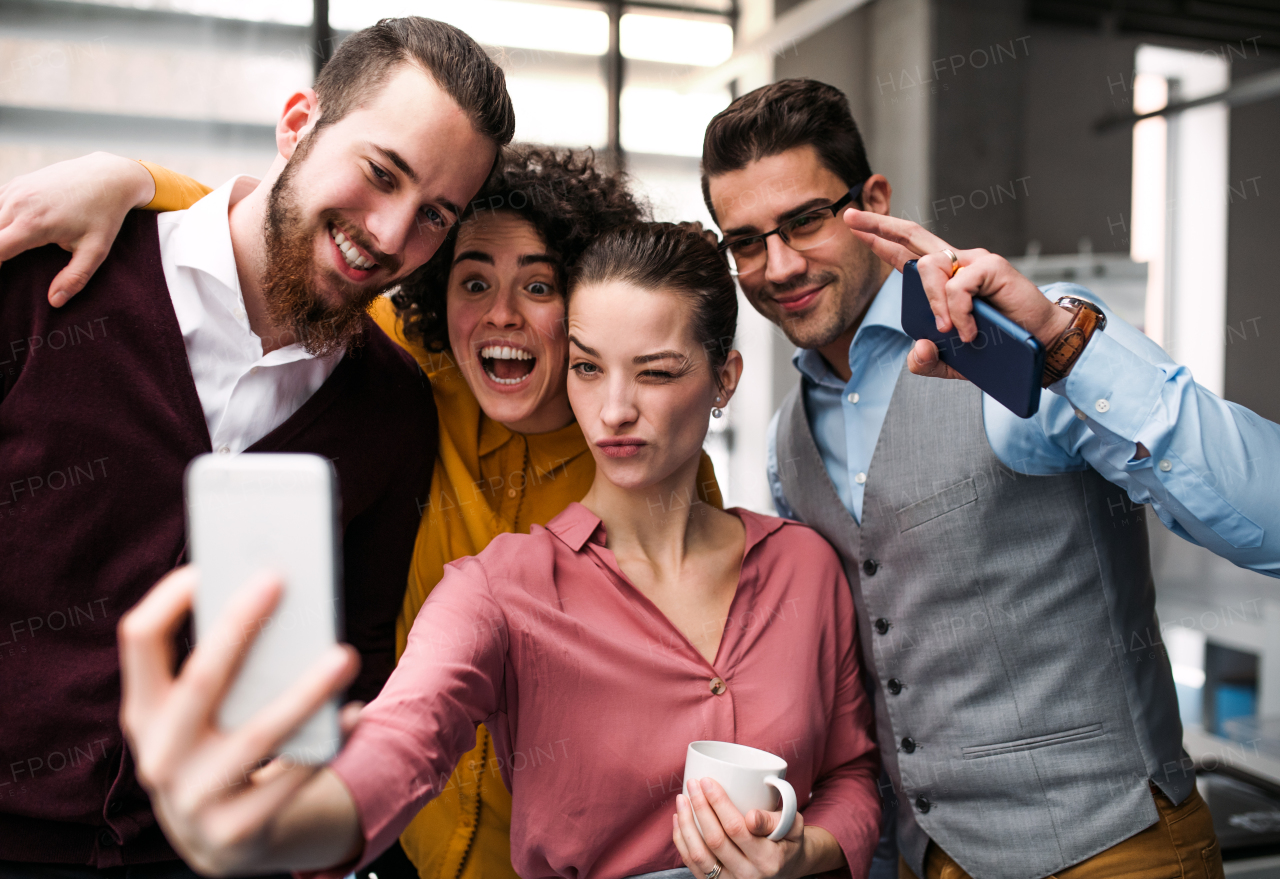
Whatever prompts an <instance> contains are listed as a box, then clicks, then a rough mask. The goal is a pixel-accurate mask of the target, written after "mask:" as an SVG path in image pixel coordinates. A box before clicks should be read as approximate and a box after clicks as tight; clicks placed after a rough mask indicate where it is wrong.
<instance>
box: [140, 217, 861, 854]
mask: <svg viewBox="0 0 1280 879" xmlns="http://www.w3.org/2000/svg"><path fill="white" fill-rule="evenodd" d="M736 319H737V299H736V294H735V290H734V286H733V282H732V279H731V278H730V276H729V273H728V270H727V268H726V266H725V264H724V262H723V261H722V260H721V258H720V257H719V254H717V253H716V251H715V248H714V246H713V245H712V244H710V243H709V242H708V241H707V240H705V239H704V238H703V237H702V235H701V234H699V233H697V232H694V231H689V230H686V229H684V228H681V227H678V226H672V225H668V224H646V225H641V226H636V227H633V228H629V229H624V230H620V231H619V232H617V233H614V234H611V235H607V236H605V237H603V238H602V239H600V240H599V241H598V242H597V243H596V244H594V245H593V246H592V247H591V249H590V250H589V251H588V253H587V254H586V255H585V256H584V257H583V259H582V263H581V268H580V271H579V274H578V277H577V279H576V280H575V282H574V285H573V289H572V295H571V298H570V300H569V311H568V330H569V340H570V346H571V347H570V354H569V369H570V376H569V396H570V400H571V402H572V405H573V410H574V413H575V414H576V416H577V419H578V422H579V423H580V424H581V426H582V429H583V431H584V432H585V434H586V436H587V439H588V441H589V442H590V444H591V448H592V453H593V455H594V456H595V459H596V477H595V482H594V483H593V485H592V487H591V490H590V491H589V492H588V494H587V496H586V497H585V498H583V501H582V503H580V504H572V505H571V506H570V507H569V508H568V509H567V510H565V512H564V513H562V514H561V515H560V516H558V517H557V518H556V519H554V520H553V521H552V522H551V523H550V524H549V525H548V526H547V527H546V528H545V529H544V528H534V529H533V531H532V533H530V534H527V535H522V534H508V535H503V536H501V537H499V538H497V539H496V540H494V541H493V542H492V543H491V544H490V545H489V547H488V548H487V549H486V550H485V551H484V552H482V553H481V554H480V555H479V556H476V557H473V558H468V559H463V560H461V561H458V562H455V563H453V564H452V565H451V566H450V570H449V571H448V573H447V574H446V575H445V578H444V579H443V580H442V581H441V583H440V585H438V586H437V587H436V589H435V591H434V592H433V593H432V594H431V597H430V598H429V599H428V601H427V603H426V605H425V606H424V607H423V609H422V612H421V613H420V614H419V615H418V618H417V621H416V622H415V624H414V626H413V630H412V633H411V634H410V636H409V644H408V648H407V650H406V651H405V654H404V656H403V658H402V659H401V661H400V664H399V665H398V666H397V668H396V670H395V673H394V674H393V675H392V677H391V679H390V681H388V683H387V685H386V687H385V688H384V689H383V691H382V693H381V694H380V695H379V696H378V698H377V699H376V700H374V701H373V702H372V703H371V704H370V705H368V706H367V707H365V708H364V709H363V711H361V712H360V713H359V720H358V724H357V725H355V728H354V731H353V732H352V733H351V735H350V738H349V739H348V741H347V743H346V745H345V747H344V749H343V750H342V752H341V753H340V754H339V756H338V757H337V759H336V760H335V761H334V762H333V763H332V764H331V765H330V766H329V767H327V768H315V767H302V766H284V765H281V764H282V763H283V761H275V762H274V763H268V764H267V765H266V766H265V768H263V769H261V770H258V771H256V772H248V773H246V770H245V769H244V767H250V768H252V767H256V766H259V765H261V763H262V761H263V760H264V759H265V758H266V757H267V756H268V755H270V754H271V752H272V750H273V749H274V748H275V747H277V746H278V745H279V744H280V743H282V742H283V741H285V740H286V739H287V738H288V737H289V735H290V732H291V731H292V730H293V729H295V728H296V727H297V726H298V725H299V724H300V723H301V722H302V721H303V720H304V719H305V718H306V717H308V716H309V715H310V714H311V713H312V712H313V711H315V710H316V708H317V707H318V706H319V705H320V704H322V703H323V702H324V701H326V700H327V699H329V698H331V697H332V696H333V694H335V693H337V692H340V691H341V689H342V687H344V686H345V685H346V683H347V682H348V681H349V680H350V679H351V677H352V676H353V674H354V671H355V659H354V657H353V655H352V652H351V651H350V650H349V649H344V648H336V649H335V652H334V654H333V655H332V657H331V658H330V659H329V660H328V661H327V662H326V663H324V664H323V665H322V666H317V667H316V668H315V669H314V671H313V673H312V674H311V675H310V676H309V677H307V678H306V679H304V680H303V681H300V682H299V683H298V685H297V686H296V687H295V688H294V690H292V691H291V693H290V694H289V695H288V696H286V697H283V698H281V699H280V700H279V701H278V702H277V703H276V704H275V705H273V706H272V707H271V708H269V709H266V710H264V711H263V712H262V713H261V714H260V715H259V716H258V717H257V718H255V720H254V721H252V722H250V723H249V724H247V725H246V726H244V727H242V728H240V729H238V730H236V731H234V732H231V733H224V732H221V731H219V730H218V729H217V727H216V724H215V722H214V718H215V717H216V708H217V704H218V702H219V700H220V698H221V694H222V693H224V692H225V689H226V687H227V685H228V682H229V681H230V680H231V679H232V678H233V677H234V676H235V673H236V659H237V655H238V653H239V647H238V645H237V643H236V642H237V640H238V639H237V637H236V633H239V632H249V631H252V629H253V626H252V621H253V620H255V619H259V618H261V617H262V616H263V615H264V614H269V613H270V610H271V607H272V606H273V604H274V602H275V601H276V599H277V598H278V595H279V590H280V586H279V584H278V583H272V582H265V581H264V582H259V583H256V584H253V585H251V586H248V587H246V588H245V589H244V590H243V591H242V592H241V593H240V595H239V597H238V599H237V600H236V601H234V602H233V603H232V609H231V610H229V611H228V613H227V615H226V616H225V617H224V618H223V619H222V620H221V622H220V626H221V627H222V630H221V637H220V636H219V634H217V633H215V634H213V635H211V637H209V638H208V639H206V640H205V641H203V642H202V643H201V644H200V645H199V646H198V647H197V648H196V650H195V651H194V652H193V653H192V655H191V657H190V658H189V659H188V661H187V663H186V665H185V667H184V668H183V670H182V673H181V674H180V675H178V676H177V677H176V678H175V677H174V676H173V674H172V672H171V671H170V670H171V669H172V667H173V662H172V660H173V656H172V643H173V642H172V635H173V633H174V632H176V631H177V629H178V627H179V626H180V625H181V624H182V621H183V619H184V617H185V614H186V612H187V611H188V610H189V608H190V604H191V596H192V583H193V579H194V576H195V575H194V573H193V572H192V571H190V570H183V571H179V572H177V573H175V574H174V575H172V576H170V577H169V578H167V579H166V580H164V581H162V582H161V583H160V584H159V585H157V587H156V588H155V589H154V590H153V591H152V592H151V593H150V594H149V595H148V597H147V598H146V599H145V600H144V601H143V602H142V603H141V604H139V606H138V607H137V608H135V609H134V610H133V611H132V612H131V613H130V614H129V615H128V616H127V617H126V618H125V619H124V621H123V622H122V623H121V627H120V632H121V634H120V644H121V654H122V669H123V676H124V679H123V683H124V702H123V710H122V721H123V724H124V728H125V731H126V733H127V734H128V736H129V740H130V743H131V745H132V747H133V752H134V754H135V755H136V761H137V766H138V776H139V778H140V779H141V780H142V782H143V784H144V785H145V786H146V787H147V789H148V791H149V792H150V794H151V797H152V803H153V805H154V807H155V809H156V814H157V815H158V816H159V819H160V822H161V824H162V825H163V827H164V828H165V831H166V833H167V834H168V836H169V839H170V841H171V842H172V843H173V844H174V846H175V848H177V850H178V851H179V852H180V853H181V854H182V855H183V856H184V857H185V858H186V859H187V860H188V862H189V863H190V864H191V865H192V866H194V867H195V868H196V869H198V870H201V871H202V872H209V873H219V874H231V873H242V872H265V871H268V870H279V869H293V870H321V871H324V872H325V875H326V876H332V877H339V876H342V875H343V874H344V873H346V872H349V871H350V870H351V869H352V868H353V867H356V866H358V865H362V864H365V863H368V862H369V861H371V860H372V859H373V858H374V857H375V856H376V855H377V854H378V853H379V852H380V851H381V850H382V849H384V848H385V847H386V846H388V845H389V844H390V843H391V842H392V841H393V840H395V839H396V837H397V836H398V835H399V833H400V832H401V830H402V829H403V828H404V827H405V825H406V824H407V823H408V822H409V820H410V819H411V818H412V817H413V816H414V815H415V814H416V813H417V812H418V810H419V809H420V808H421V807H422V805H423V804H424V803H425V802H427V801H428V800H429V799H430V798H431V797H432V796H434V795H435V794H436V793H438V792H439V791H440V790H441V789H442V788H443V786H444V785H447V784H448V783H449V778H450V775H451V773H452V772H453V769H454V765H455V764H456V762H457V760H458V758H459V756H460V755H462V754H464V753H465V752H466V751H467V750H469V749H470V748H471V747H472V746H473V745H474V743H475V727H476V725H477V724H479V723H481V722H485V723H487V724H488V726H489V729H490V730H492V732H493V734H494V739H495V744H496V746H497V753H498V755H499V757H498V759H499V761H500V762H501V764H502V765H501V766H500V767H499V768H500V770H501V772H502V777H503V780H504V781H505V782H506V784H507V785H508V787H509V788H510V790H511V792H512V798H513V820H512V827H511V854H512V861H513V863H514V865H515V867H516V870H517V871H518V872H519V873H520V875H522V876H526V877H530V879H534V877H551V876H562V877H570V879H596V877H600V879H621V877H627V876H634V875H637V874H644V873H649V872H657V871H664V870H670V869H673V868H678V867H679V866H680V864H681V863H683V864H684V865H685V867H687V868H688V870H689V871H691V872H692V875H693V877H694V879H709V877H710V879H721V877H726V876H728V877H736V879H765V877H783V879H790V877H797V876H805V875H810V874H814V873H821V872H826V871H831V870H840V869H842V868H847V869H849V870H850V871H851V872H852V873H853V875H854V876H858V877H861V876H865V875H866V872H867V869H868V865H869V864H870V860H871V853H872V850H873V848H874V847H875V844H876V840H877V837H878V835H879V816H880V804H879V795H878V791H877V789H876V777H877V772H878V765H877V758H876V753H875V746H874V743H873V741H872V739H871V733H870V730H871V710H870V706H869V704H868V701H867V697H866V693H865V691H864V689H863V687H862V685H861V683H860V679H859V666H858V658H857V645H856V638H855V629H854V616H853V602H852V598H851V596H850V593H849V587H848V584H847V583H846V582H845V578H844V575H843V573H842V572H841V568H840V564H839V561H838V559H837V557H836V554H835V552H834V551H833V550H832V549H831V548H830V547H829V546H828V545H827V544H826V543H825V542H824V541H823V540H822V539H821V538H820V537H818V535H817V534H815V533H814V532H813V531H810V530H809V529H807V528H805V527H803V526H801V525H798V524H795V523H793V522H788V521H785V520H782V519H777V518H772V517H769V516H761V515H757V514H755V513H752V512H749V511H746V510H741V509H735V510H728V511H723V512H722V511H719V510H716V509H715V508H713V507H711V506H709V505H707V504H705V503H699V502H698V500H697V498H698V491H697V486H696V478H697V476H696V474H697V470H698V462H699V455H700V452H701V448H702V441H703V439H704V437H705V436H706V432H707V424H708V413H709V412H710V411H711V410H713V409H716V408H718V407H722V406H724V405H725V404H726V403H728V401H729V398H730V397H731V396H732V395H733V392H734V389H735V388H736V386H737V383H738V379H739V376H740V375H741V372H742V358H741V356H740V355H739V354H738V352H737V351H732V350H729V349H730V344H731V342H732V339H733V334H734V325H735V322H736ZM348 714H349V716H354V714H355V711H354V710H351V711H349V712H348ZM700 739H716V740H722V741H731V742H740V743H742V744H746V745H751V746H754V747H757V748H762V749H764V750H767V751H772V752H773V753H775V754H778V755H779V756H781V757H783V758H784V759H785V760H786V761H787V764H788V769H787V780H788V781H789V782H791V784H792V785H793V786H794V788H795V791H796V796H797V799H798V802H799V803H800V805H801V812H800V817H799V818H797V820H796V822H795V824H794V826H793V827H792V830H791V832H790V833H789V834H788V835H787V836H786V837H785V838H784V839H782V840H780V841H778V842H773V841H770V840H769V839H767V838H766V836H767V835H768V834H769V832H771V831H772V830H773V828H774V827H775V826H777V821H778V817H779V813H776V812H758V811H753V812H750V813H748V814H747V815H745V816H744V815H742V814H740V813H739V812H738V811H737V809H736V808H734V806H733V805H732V803H730V802H729V800H728V798H727V797H726V796H725V794H724V792H723V790H721V789H720V787H719V786H718V785H717V784H716V783H715V782H713V781H710V780H705V781H704V783H703V785H701V786H698V785H694V786H692V788H691V790H690V796H689V797H688V798H686V797H685V796H684V795H682V794H680V793H679V792H680V789H681V779H682V775H683V768H684V759H685V750H686V747H687V746H688V744H689V743H690V742H691V741H696V740H700ZM695 813H696V814H697V816H698V822H699V824H700V825H701V826H702V828H704V830H705V831H706V841H705V842H704V839H703V837H702V836H701V835H699V833H698V830H697V829H696V827H695V825H694V820H693V816H694V814H695Z"/></svg>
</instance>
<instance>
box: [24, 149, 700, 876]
mask: <svg viewBox="0 0 1280 879" xmlns="http://www.w3.org/2000/svg"><path fill="white" fill-rule="evenodd" d="M103 162H104V157H103V156H101V155H98V156H97V157H94V158H93V159H92V161H91V160H90V159H89V158H86V159H79V160H75V161H73V162H67V163H64V164H63V165H62V166H60V167H61V169H62V171H63V174H62V177H61V179H60V180H59V182H58V183H57V184H56V188H57V191H56V192H55V191H50V193H49V195H50V197H51V198H57V199H60V200H64V201H66V202H68V203H69V204H70V205H72V206H75V205H76V204H77V202H79V203H82V206H83V208H84V210H83V211H80V212H79V215H80V216H81V217H83V218H84V219H83V221H82V222H84V223H93V224H95V225H94V230H93V231H92V233H90V230H87V229H81V230H58V238H59V239H60V240H61V239H63V238H65V239H67V240H70V239H73V238H74V239H82V238H84V237H85V236H86V235H88V237H93V236H94V235H96V236H97V237H98V238H99V239H100V243H102V242H105V243H104V244H103V246H104V248H105V247H107V246H109V244H110V239H111V238H112V237H113V236H114V230H118V229H119V227H120V220H121V219H123V217H124V215H125V213H126V212H127V211H128V210H129V209H130V208H132V207H134V205H133V204H130V203H126V202H125V201H123V200H121V201H120V203H119V204H114V205H112V204H105V203H104V200H103V195H102V194H103V193H110V192H111V190H110V188H109V187H104V186H103V184H104V183H107V182H109V181H106V180H103V179H101V177H100V175H101V173H102V171H101V169H102V168H103V167H104V164H103ZM118 162H119V164H118V168H119V170H118V171H113V172H112V174H113V175H116V176H119V177H121V178H126V177H132V176H136V175H137V174H138V173H139V168H140V167H141V166H140V165H139V164H138V163H137V162H134V161H132V160H130V159H124V158H120V159H118ZM77 165H83V166H84V167H85V169H86V170H85V172H83V173H82V174H80V175H77V174H76V172H75V168H76V166H77ZM146 168H147V169H148V170H149V171H150V172H151V173H152V175H153V176H154V178H155V182H156V197H155V198H154V199H153V200H152V202H151V203H150V204H148V205H147V207H148V208H150V209H153V210H182V209H184V208H187V207H190V206H191V205H192V204H194V203H195V202H196V201H198V200H199V199H200V198H202V197H203V196H204V195H205V194H206V193H207V192H209V191H210V190H209V188H208V187H205V186H203V185H202V184H200V183H199V182H197V181H195V180H192V179H191V178H189V177H185V176H183V175H180V174H176V173H175V172H172V171H169V170H167V169H165V168H162V167H160V166H158V165H153V164H150V163H147V165H146ZM90 169H92V170H90ZM82 177H83V178H84V179H81V178H82ZM248 182H249V181H248V178H242V179H241V184H242V185H245V186H247V184H248ZM248 188H251V187H248ZM121 191H122V192H123V191H124V190H121ZM234 197H235V194H233V198H234ZM91 199H96V200H94V201H93V202H92V204H90V200H91ZM645 213H646V212H645V210H644V209H643V208H642V207H641V206H640V205H639V204H638V203H637V201H636V200H635V198H634V197H633V196H632V195H631V193H630V192H629V191H628V189H627V186H626V184H625V182H624V181H623V180H622V178H621V177H620V176H618V175H608V174H605V173H602V172H601V171H600V170H598V169H597V168H596V167H595V164H594V161H593V157H592V155H591V154H590V152H560V153H556V152H552V151H549V150H540V149H536V148H531V147H523V148H513V149H512V150H511V151H510V153H509V154H508V155H507V156H506V158H505V162H504V165H503V171H502V172H501V173H499V174H497V175H495V176H494V177H493V178H491V179H490V181H489V182H488V183H487V184H486V185H485V187H484V188H483V189H482V190H481V191H480V192H479V193H478V194H477V195H476V197H475V199H474V200H473V201H472V203H471V205H470V206H469V207H468V209H467V210H466V211H465V212H464V216H463V218H462V221H461V222H460V223H459V224H458V225H457V226H456V227H455V230H454V232H453V234H451V235H450V236H449V237H448V238H447V239H446V240H445V242H444V243H443V244H442V245H441V246H440V249H439V250H438V251H437V252H436V254H435V255H434V256H433V257H432V258H431V260H430V261H429V262H428V263H427V264H426V266H424V268H423V270H422V271H423V273H422V275H421V278H420V281H419V282H418V283H416V284H414V285H412V286H407V287H405V288H402V289H401V290H400V291H399V292H397V293H396V294H395V295H394V296H392V297H391V298H382V299H379V300H377V301H376V302H375V303H374V305H373V307H372V308H371V313H372V315H373V317H374V319H375V320H376V321H377V322H378V324H379V326H381V327H382V329H383V330H384V331H386V332H387V334H388V335H390V336H391V337H392V338H393V339H395V340H396V341H397V342H399V343H400V344H401V345H402V346H404V347H405V348H406V349H407V350H408V351H409V352H410V353H411V354H412V355H413V356H414V357H415V359H417V361H418V362H419V364H421V365H422V368H423V369H424V371H426V373H427V374H428V376H429V378H430V380H431V387H432V390H433V393H434V396H435V401H436V409H437V412H438V414H439V420H440V431H439V447H438V451H437V457H436V463H435V472H434V474H433V476H432V484H431V493H430V497H429V498H428V499H427V501H426V503H425V505H424V506H423V510H422V514H423V515H422V523H421V526H420V528H419V531H418V537H417V542H416V544H415V546H414V553H413V561H412V564H411V569H410V572H409V580H408V588H407V590H406V593H405V599H404V607H403V609H402V612H401V615H400V618H399V620H398V621H397V625H396V655H397V657H398V656H399V655H400V654H401V653H403V652H404V648H405V643H406V638H407V635H408V632H409V629H410V628H411V627H412V625H413V621H414V618H415V617H416V615H417V613H418V609H419V608H421V607H422V604H423V602H424V601H426V598H427V595H428V594H430V592H431V590H432V589H433V588H434V587H435V585H436V584H437V583H438V582H439V581H440V579H441V578H442V577H443V575H444V566H445V565H446V564H448V563H449V562H451V561H454V560H455V559H460V558H464V557H466V556H471V555H476V554H478V553H479V552H480V551H481V550H483V549H484V548H485V546H487V545H488V543H489V542H490V541H491V540H492V539H493V538H494V537H496V536H497V535H499V534H504V533H510V532H516V533H524V534H527V533H528V532H529V529H530V527H531V526H533V525H546V524H547V523H549V522H550V521H551V520H552V519H554V518H555V517H556V516H557V515H559V514H560V513H561V512H562V511H563V510H564V509H565V508H566V507H568V506H569V505H570V504H571V503H573V502H574V501H578V500H581V499H582V498H583V496H584V495H585V494H586V493H587V490H588V489H589V488H590V486H591V483H592V480H593V479H594V477H595V472H596V467H595V459H594V458H593V457H592V455H591V453H590V450H589V448H588V445H587V441H586V439H585V438H584V436H583V433H582V429H581V428H580V427H579V425H578V423H577V422H576V421H575V420H574V416H573V412H572V410H571V409H570V408H569V397H568V392H567V389H566V376H567V372H568V358H569V343H568V338H567V334H566V330H565V290H566V284H567V281H568V277H569V275H570V274H571V272H572V269H573V268H574V266H575V264H576V262H577V260H578V258H579V257H580V256H581V255H582V253H583V251H584V250H585V249H586V248H587V247H588V246H589V245H590V243H591V242H592V241H594V240H595V239H596V238H597V237H599V236H600V235H601V234H603V233H605V232H607V231H609V230H610V229H613V228H616V227H618V226H621V225H623V224H628V223H631V222H634V221H637V220H640V219H643V218H644V214H645ZM64 214H65V215H74V214H76V211H68V212H64ZM113 219H114V225H110V224H111V223H112V222H113ZM104 230H105V232H104ZM337 234H338V235H342V233H341V232H338V233H337ZM334 241H335V244H336V245H337V246H338V247H339V249H341V250H342V252H343V255H344V257H345V258H346V259H347V260H348V262H352V261H353V260H355V261H358V260H359V259H360V258H361V257H360V255H359V253H358V252H356V250H355V249H353V246H352V245H351V244H350V243H349V242H348V241H346V240H345V237H344V238H343V240H339V238H338V237H337V236H334ZM104 252H105V250H104ZM352 264H353V265H355V263H352ZM356 267H357V268H358V265H357V266H356ZM697 486H698V490H697V497H696V499H691V501H692V502H695V503H696V502H708V503H711V504H713V505H714V506H717V507H719V506H721V505H722V502H721V498H720V492H719V489H718V487H717V485H716V479H715V473H714V471H713V469H712V466H711V461H710V459H709V458H708V457H707V456H706V455H705V454H703V455H702V458H701V461H700V467H699V471H698V479H697ZM476 739H477V741H476V745H475V747H474V748H473V749H472V750H471V751H470V752H469V753H467V754H465V755H464V756H463V757H462V758H461V759H460V760H459V761H458V764H457V768H456V769H455V771H454V773H453V776H452V778H450V779H449V782H448V784H447V786H446V787H445V789H444V791H443V793H442V794H441V795H440V796H439V797H437V798H436V799H434V800H432V801H431V802H430V803H429V804H428V805H427V806H426V807H425V808H424V809H423V810H422V812H421V813H420V814H419V815H418V816H417V817H416V818H415V819H414V820H413V822H412V823H411V824H410V825H409V827H408V828H407V829H406V830H405V832H404V834H403V836H402V837H401V843H402V845H403V850H404V853H407V854H408V855H409V859H410V860H411V861H412V862H413V866H415V867H416V868H417V872H418V874H419V875H420V876H421V877H423V879H437V877H445V879H517V876H516V873H515V870H514V869H513V867H512V866H511V853H510V848H511V844H510V831H511V808H512V806H511V794H510V792H509V791H508V790H507V788H506V786H505V784H504V782H503V779H502V774H501V769H502V766H501V764H500V761H499V760H498V759H497V756H496V754H495V751H494V744H493V739H492V737H491V736H490V735H489V733H488V731H487V729H486V728H485V727H484V726H483V725H482V726H480V727H479V728H478V729H477V731H476ZM408 871H409V865H408V864H405V862H404V856H403V854H402V853H401V851H400V848H399V847H397V846H394V845H393V846H392V848H391V849H390V850H389V851H388V852H387V853H386V854H385V855H384V856H383V857H382V858H381V859H379V860H378V861H376V862H375V863H374V864H371V865H369V867H368V868H366V871H362V873H363V872H369V873H376V874H378V875H379V876H380V877H382V879H392V877H395V876H397V875H400V874H403V873H405V872H408Z"/></svg>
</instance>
